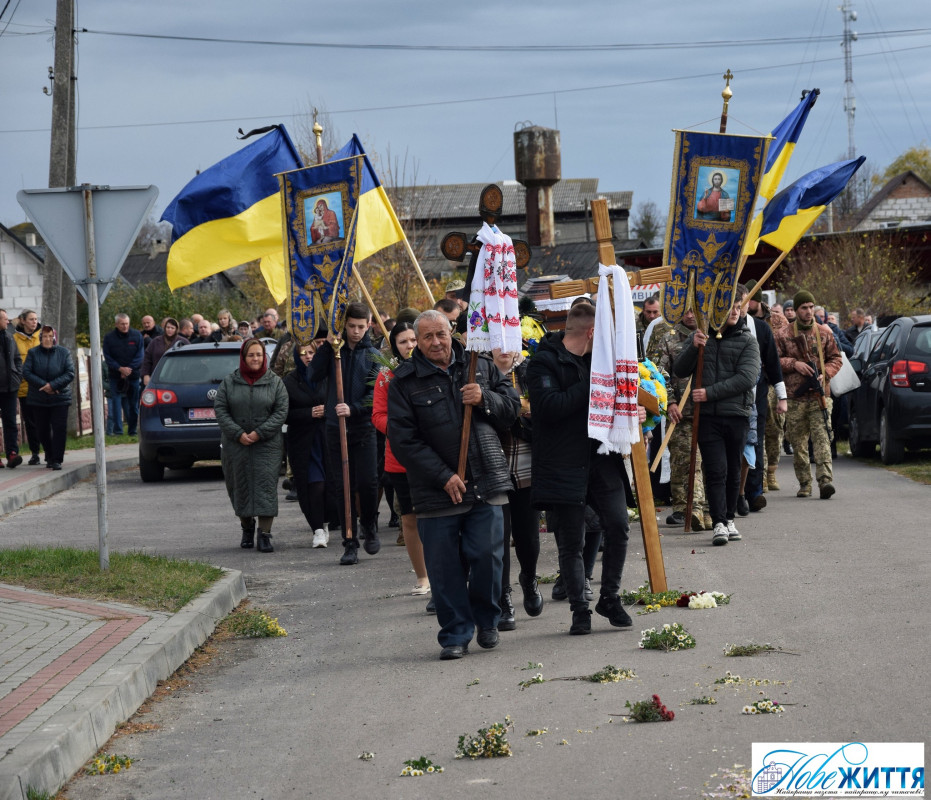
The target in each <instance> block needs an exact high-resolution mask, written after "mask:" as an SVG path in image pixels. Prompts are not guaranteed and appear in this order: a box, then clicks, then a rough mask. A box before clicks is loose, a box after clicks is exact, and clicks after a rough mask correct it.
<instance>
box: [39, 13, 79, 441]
mask: <svg viewBox="0 0 931 800" xmlns="http://www.w3.org/2000/svg"><path fill="white" fill-rule="evenodd" d="M76 81H77V76H76V75H75V74H74V0H57V2H56V7H55V66H54V72H53V76H52V131H51V146H50V149H49V171H48V185H49V188H50V189H51V188H55V187H59V186H74V185H75V184H76V183H77V177H76V176H77V169H76V161H77V148H76V145H75V112H74V105H75V104H74V97H75V82H76ZM76 294H77V293H76V291H75V288H74V284H73V283H72V282H71V278H69V277H68V276H67V275H66V274H65V271H64V270H63V269H62V268H61V264H59V263H58V259H57V258H55V255H54V254H53V253H52V251H51V250H49V249H48V248H46V255H45V262H44V264H43V267H42V309H41V316H40V317H39V319H40V321H41V323H42V324H43V325H51V326H52V327H53V328H55V329H56V330H57V331H58V343H59V344H60V345H62V347H67V348H68V349H69V350H71V352H72V356H73V357H74V358H75V363H77V360H76V359H77V354H76V352H75V346H76V345H75V326H76V322H77V307H76V302H77V297H76ZM80 405H81V404H80V403H72V405H71V409H70V411H69V415H68V429H69V430H75V429H76V427H77V425H76V421H77V414H78V409H79V408H80Z"/></svg>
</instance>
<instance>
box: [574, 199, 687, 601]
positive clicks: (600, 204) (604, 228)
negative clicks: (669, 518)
mask: <svg viewBox="0 0 931 800" xmlns="http://www.w3.org/2000/svg"><path fill="white" fill-rule="evenodd" d="M591 207H592V221H593V222H594V226H595V241H597V242H598V260H599V261H600V262H601V263H602V264H604V265H605V266H606V267H610V266H614V265H615V264H617V258H616V256H615V255H614V242H613V238H614V237H613V235H612V233H611V218H610V216H609V215H608V201H607V200H603V199H599V200H592V203H591ZM666 271H667V273H669V274H667V275H666V277H665V278H664V280H668V279H669V278H670V277H672V275H671V272H670V271H669V269H668V267H667V268H666ZM604 280H610V278H605V279H604ZM611 289H612V298H613V296H614V295H613V290H614V287H613V286H612V287H611ZM612 305H613V301H612ZM631 313H633V306H631ZM644 395H645V396H644ZM637 402H638V403H639V404H640V405H643V406H645V407H647V404H650V405H652V406H653V408H651V409H649V410H651V411H654V413H656V410H657V409H656V398H655V397H652V395H649V394H648V393H647V392H643V391H641V392H639V393H638V397H637ZM630 462H631V465H632V466H633V470H634V485H635V486H636V488H637V505H638V506H639V508H640V530H641V532H642V534H643V548H644V552H645V553H646V559H647V575H648V576H649V578H650V590H651V591H653V592H665V591H666V568H665V566H664V565H663V548H662V546H661V545H660V542H659V529H658V528H657V525H656V506H655V505H654V503H653V487H652V485H651V483H650V470H649V467H648V464H647V450H646V444H645V442H644V441H643V432H642V431H641V433H640V441H639V442H634V443H633V444H632V445H631V446H630Z"/></svg>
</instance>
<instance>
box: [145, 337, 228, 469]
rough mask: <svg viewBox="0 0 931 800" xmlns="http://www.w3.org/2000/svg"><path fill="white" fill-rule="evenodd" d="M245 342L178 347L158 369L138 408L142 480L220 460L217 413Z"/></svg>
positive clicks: (165, 356)
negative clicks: (219, 390)
mask: <svg viewBox="0 0 931 800" xmlns="http://www.w3.org/2000/svg"><path fill="white" fill-rule="evenodd" d="M240 346H241V342H210V343H205V344H190V345H185V344H176V345H175V346H174V347H172V348H171V349H170V350H169V351H168V352H167V353H165V355H164V356H162V358H161V360H160V361H159V362H158V365H157V366H156V367H155V371H154V372H153V373H152V378H151V380H150V381H149V384H148V386H146V387H145V389H144V390H143V392H142V396H141V398H140V404H139V477H141V478H142V480H143V481H144V482H146V483H149V482H153V481H160V480H162V478H163V477H164V474H165V468H166V467H168V468H169V469H187V468H188V467H190V466H192V465H193V464H194V462H196V461H213V460H217V459H219V458H220V427H219V426H218V425H217V421H216V415H215V414H214V410H213V400H214V398H215V397H216V396H217V387H218V386H219V385H220V382H221V381H222V380H223V378H225V377H226V376H227V375H229V374H230V373H231V372H232V371H233V370H235V369H236V368H237V367H238V366H239V349H240Z"/></svg>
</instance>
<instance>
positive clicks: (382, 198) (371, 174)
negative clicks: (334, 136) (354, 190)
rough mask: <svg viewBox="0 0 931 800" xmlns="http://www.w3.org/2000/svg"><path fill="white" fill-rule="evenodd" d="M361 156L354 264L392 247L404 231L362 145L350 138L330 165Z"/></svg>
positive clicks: (357, 138)
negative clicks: (363, 163)
mask: <svg viewBox="0 0 931 800" xmlns="http://www.w3.org/2000/svg"><path fill="white" fill-rule="evenodd" d="M354 156H362V157H363V158H364V159H365V165H364V169H363V170H362V184H361V187H360V189H359V210H358V213H359V222H358V226H357V229H356V261H362V260H364V259H366V258H368V257H369V256H370V255H372V254H373V253H377V252H378V251H379V250H382V249H384V248H385V247H388V246H389V245H392V244H397V243H398V242H402V241H404V238H405V237H404V231H403V229H402V228H401V223H400V222H399V221H398V218H397V215H396V214H395V213H394V209H393V208H392V207H391V201H390V200H388V195H387V194H385V190H384V188H383V187H382V185H381V182H380V181H379V180H378V175H376V174H375V170H374V168H373V167H372V162H371V161H369V157H368V156H367V155H366V154H365V150H363V149H362V142H360V141H359V137H358V136H356V135H355V134H353V135H352V139H350V140H349V141H348V142H347V143H346V145H345V147H343V148H342V149H341V150H340V151H339V152H338V153H336V155H334V156H333V158H332V159H330V160H331V161H338V160H339V159H342V158H352V157H354Z"/></svg>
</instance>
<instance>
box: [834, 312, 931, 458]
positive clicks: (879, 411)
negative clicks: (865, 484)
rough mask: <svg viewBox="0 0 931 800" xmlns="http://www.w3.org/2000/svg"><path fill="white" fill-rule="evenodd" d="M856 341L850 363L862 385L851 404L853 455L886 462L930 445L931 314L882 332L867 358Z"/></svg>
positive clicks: (901, 319) (851, 394)
mask: <svg viewBox="0 0 931 800" xmlns="http://www.w3.org/2000/svg"><path fill="white" fill-rule="evenodd" d="M862 336H863V334H862V333H861V334H860V336H858V337H857V341H856V347H857V349H855V351H854V357H853V358H852V359H850V364H851V366H853V368H854V369H855V370H856V372H857V374H858V375H859V376H860V387H859V388H858V389H855V390H854V391H852V392H849V393H848V394H847V395H846V396H847V397H848V398H849V402H850V451H851V453H853V455H855V456H860V457H864V456H870V455H872V454H873V453H874V452H875V450H876V445H877V443H878V444H879V455H880V458H881V459H882V462H883V463H884V464H895V463H897V462H899V461H901V460H902V459H903V458H904V457H905V450H906V449H910V450H914V449H921V448H926V447H931V314H924V315H921V316H915V317H899V318H898V319H897V320H894V321H893V322H892V323H890V324H889V326H888V327H887V328H886V329H885V330H883V331H881V332H879V334H878V335H877V336H876V337H875V340H874V341H873V342H872V344H871V346H870V347H869V350H868V352H867V353H866V355H865V356H864V355H863V354H862V351H861V350H860V349H859V348H860V338H861V337H862Z"/></svg>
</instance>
